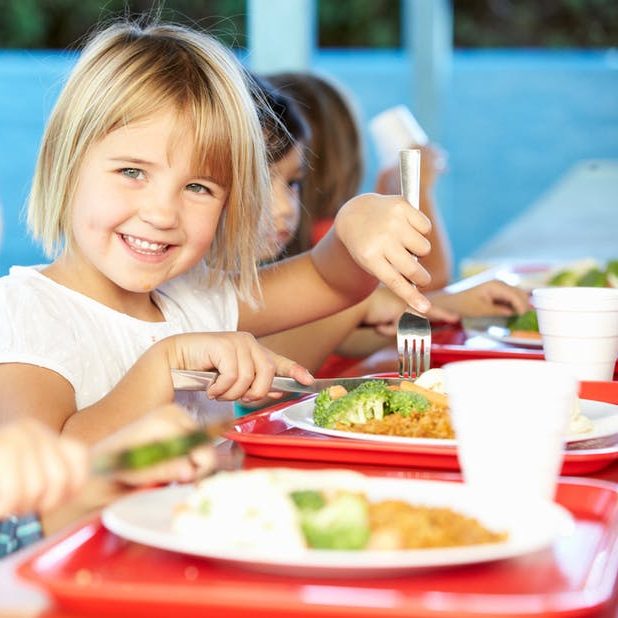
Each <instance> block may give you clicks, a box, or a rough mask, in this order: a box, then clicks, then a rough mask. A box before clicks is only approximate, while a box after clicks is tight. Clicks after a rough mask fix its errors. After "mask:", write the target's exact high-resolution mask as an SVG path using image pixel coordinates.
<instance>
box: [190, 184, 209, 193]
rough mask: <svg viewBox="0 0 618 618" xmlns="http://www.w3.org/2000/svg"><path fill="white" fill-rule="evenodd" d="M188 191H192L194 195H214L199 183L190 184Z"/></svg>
mask: <svg viewBox="0 0 618 618" xmlns="http://www.w3.org/2000/svg"><path fill="white" fill-rule="evenodd" d="M187 189H188V190H189V191H192V192H193V193H208V194H209V195H210V194H212V191H211V190H210V189H209V188H208V187H205V186H204V185H201V184H199V183H197V182H192V183H191V184H188V185H187Z"/></svg>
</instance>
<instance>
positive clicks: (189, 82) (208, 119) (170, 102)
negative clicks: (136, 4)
mask: <svg viewBox="0 0 618 618" xmlns="http://www.w3.org/2000/svg"><path fill="white" fill-rule="evenodd" d="M165 107H168V108H170V107H171V108H175V109H176V110H177V111H178V116H179V129H181V128H183V127H184V126H187V125H185V124H182V123H183V122H185V123H188V125H189V126H191V127H192V129H193V139H194V146H195V156H194V161H193V162H192V165H193V167H194V168H195V169H196V171H201V170H204V169H205V168H207V169H208V172H209V174H210V175H212V176H213V177H214V178H215V179H216V180H217V182H219V183H220V184H222V185H223V186H225V187H227V188H228V190H229V195H228V198H227V202H226V206H225V208H224V210H223V213H222V216H221V220H220V222H219V226H218V228H217V232H216V234H215V237H214V240H213V243H212V246H211V248H210V251H209V253H208V255H207V256H205V259H206V262H207V263H208V265H209V266H210V269H211V270H210V273H211V279H210V283H215V282H219V281H220V280H221V279H222V278H223V277H226V276H231V275H238V278H237V283H235V285H236V287H237V291H238V292H239V293H240V295H241V297H242V298H244V299H246V300H248V301H252V300H255V298H256V296H257V295H258V294H259V287H258V279H257V268H256V259H255V255H256V254H258V253H259V252H260V251H261V250H262V246H261V245H262V243H263V242H264V239H265V234H264V233H263V227H264V226H265V225H266V224H267V222H268V219H269V217H270V208H268V204H269V201H268V200H269V199H270V198H269V195H270V192H269V184H268V169H267V165H266V154H265V149H264V139H263V135H262V131H261V128H260V124H259V121H258V117H257V113H256V110H255V106H254V104H253V100H252V98H251V94H250V92H249V88H248V78H247V75H246V73H245V71H244V70H243V69H242V67H241V65H240V64H239V63H238V61H237V60H236V59H235V58H234V56H233V55H232V54H231V53H230V52H229V51H228V50H227V49H226V48H225V47H224V46H223V45H221V44H220V43H218V42H217V41H216V40H215V39H213V38H212V37H210V36H208V35H207V34H205V33H202V32H199V31H196V30H191V29H189V28H186V27H182V26H175V25H168V24H158V23H153V24H150V25H146V26H141V25H138V24H135V23H127V22H123V23H118V24H114V25H111V26H109V27H107V28H106V29H104V30H102V31H101V32H99V33H98V34H95V35H94V36H93V37H92V38H91V39H90V41H89V42H88V44H87V45H86V47H85V49H84V51H83V53H82V55H81V57H80V59H79V60H78V62H77V64H76V66H75V68H74V69H73V71H72V73H71V75H70V76H69V79H68V81H67V83H66V85H65V87H64V89H63V91H62V93H61V95H60V97H59V99H58V101H57V103H56V106H55V108H54V110H53V112H52V114H51V117H50V120H49V122H48V125H47V128H46V131H45V134H44V136H43V141H42V145H41V150H40V153H39V159H38V161H37V166H36V169H35V175H34V181H33V186H32V192H31V194H30V199H29V207H28V222H29V224H30V228H31V230H32V233H33V235H34V236H35V237H36V238H38V239H39V240H40V241H41V242H42V244H43V246H44V249H45V250H46V251H47V253H48V255H50V256H51V255H57V254H58V252H59V251H60V250H61V249H62V247H63V246H66V245H69V246H70V244H71V242H72V238H71V223H70V222H71V213H70V207H71V203H72V198H73V195H74V193H75V188H76V187H75V185H76V181H77V176H78V173H79V169H80V166H81V164H82V161H83V159H84V156H85V154H86V153H87V151H88V149H89V148H90V147H91V146H92V145H93V144H94V143H96V142H97V141H98V140H100V139H102V138H104V137H105V136H106V135H107V134H109V133H110V132H111V131H113V130H114V129H117V128H119V127H120V126H123V125H126V124H129V123H132V122H135V121H137V120H140V119H143V118H147V117H149V116H151V115H153V114H155V113H158V112H160V111H161V110H162V109H165Z"/></svg>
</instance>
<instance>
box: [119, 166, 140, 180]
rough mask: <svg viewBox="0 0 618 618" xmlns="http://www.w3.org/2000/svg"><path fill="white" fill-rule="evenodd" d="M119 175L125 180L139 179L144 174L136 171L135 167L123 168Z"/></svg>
mask: <svg viewBox="0 0 618 618" xmlns="http://www.w3.org/2000/svg"><path fill="white" fill-rule="evenodd" d="M120 173H121V174H122V175H123V176H126V177H127V178H133V179H136V180H137V179H139V178H141V177H142V176H143V174H144V172H142V170H138V169H137V168H136V167H125V168H123V169H121V170H120Z"/></svg>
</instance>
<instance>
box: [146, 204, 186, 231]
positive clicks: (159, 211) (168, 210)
mask: <svg viewBox="0 0 618 618" xmlns="http://www.w3.org/2000/svg"><path fill="white" fill-rule="evenodd" d="M178 213H179V207H178V204H177V203H176V200H175V199H174V198H172V197H170V196H164V195H150V196H149V197H148V198H147V199H146V200H145V201H144V203H143V204H142V205H141V206H140V209H139V217H140V219H142V221H145V222H146V223H149V224H150V225H152V226H153V227H155V228H157V229H161V230H165V229H171V228H174V227H176V226H177V225H178Z"/></svg>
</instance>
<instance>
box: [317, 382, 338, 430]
mask: <svg viewBox="0 0 618 618" xmlns="http://www.w3.org/2000/svg"><path fill="white" fill-rule="evenodd" d="M333 401H334V400H333V399H332V398H331V396H330V393H329V392H328V389H324V390H323V391H320V392H319V393H318V396H317V397H316V398H315V407H314V408H313V421H314V423H315V424H316V425H318V426H319V427H326V425H327V423H328V419H329V418H330V412H329V410H330V407H331V405H332V404H333Z"/></svg>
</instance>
